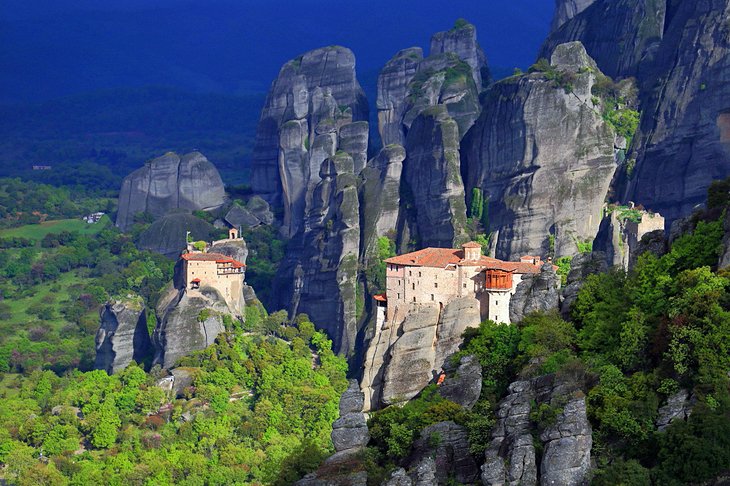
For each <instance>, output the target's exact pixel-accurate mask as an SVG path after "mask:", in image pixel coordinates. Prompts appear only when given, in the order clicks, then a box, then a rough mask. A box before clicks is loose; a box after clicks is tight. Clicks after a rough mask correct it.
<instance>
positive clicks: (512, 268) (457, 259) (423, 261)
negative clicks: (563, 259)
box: [385, 248, 540, 273]
mask: <svg viewBox="0 0 730 486" xmlns="http://www.w3.org/2000/svg"><path fill="white" fill-rule="evenodd" d="M385 263H389V264H391V265H404V266H409V267H432V268H446V267H447V266H449V265H468V266H472V267H473V266H478V267H483V268H484V269H486V270H502V271H505V272H515V273H539V272H540V267H538V266H537V265H533V264H532V263H526V262H505V261H502V260H497V259H496V258H490V257H487V256H482V257H481V258H479V260H475V261H468V262H467V261H465V260H464V251H463V250H461V249H455V248H424V249H423V250H418V251H414V252H412V253H406V254H405V255H399V256H395V257H393V258H388V259H387V260H385Z"/></svg>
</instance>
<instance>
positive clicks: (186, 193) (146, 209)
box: [116, 152, 225, 231]
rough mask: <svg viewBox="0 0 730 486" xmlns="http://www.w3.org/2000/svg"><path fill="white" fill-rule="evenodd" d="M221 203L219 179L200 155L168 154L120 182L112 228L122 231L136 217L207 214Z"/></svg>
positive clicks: (221, 186)
mask: <svg viewBox="0 0 730 486" xmlns="http://www.w3.org/2000/svg"><path fill="white" fill-rule="evenodd" d="M224 202H225V190H224V188H223V181H222V180H221V176H220V174H218V170H217V169H216V168H215V166H214V165H213V164H212V163H210V162H209V161H208V159H206V158H205V157H204V156H203V154H201V153H200V152H191V153H189V154H185V155H183V156H182V157H181V156H179V155H178V154H176V153H174V152H168V153H166V154H165V155H163V156H162V157H158V158H156V159H154V160H152V161H151V162H148V163H147V164H145V166H144V167H142V168H141V169H138V170H136V171H134V172H132V173H131V174H129V175H128V176H127V177H125V178H124V181H123V182H122V189H121V190H120V192H119V210H118V212H117V222H116V224H117V226H118V227H119V228H121V229H122V230H123V231H126V230H127V229H129V228H130V227H131V226H132V224H133V223H134V216H135V214H137V213H149V214H151V215H152V216H153V217H155V218H159V217H160V216H163V215H165V214H167V213H168V212H169V211H170V210H172V209H177V208H182V209H186V210H193V211H194V210H211V209H216V208H219V207H221V206H222V205H223V203H224Z"/></svg>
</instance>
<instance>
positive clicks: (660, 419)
mask: <svg viewBox="0 0 730 486" xmlns="http://www.w3.org/2000/svg"><path fill="white" fill-rule="evenodd" d="M696 403H697V397H695V396H694V395H691V396H690V394H689V392H688V391H687V390H679V391H678V392H677V393H675V394H674V395H671V396H670V397H668V398H667V403H666V404H664V405H663V406H661V407H660V408H659V413H658V416H657V419H656V426H657V429H658V430H659V432H663V431H664V430H666V428H667V427H669V424H671V423H672V422H674V421H675V420H687V419H688V418H689V416H690V415H691V414H692V410H693V409H694V406H695V404H696Z"/></svg>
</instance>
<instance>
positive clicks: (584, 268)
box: [560, 251, 608, 319]
mask: <svg viewBox="0 0 730 486" xmlns="http://www.w3.org/2000/svg"><path fill="white" fill-rule="evenodd" d="M606 259H607V257H606V254H605V253H603V252H599V251H593V252H591V253H579V254H577V255H576V256H574V257H573V260H572V261H571V263H570V272H569V273H568V279H567V282H566V285H565V287H563V295H562V301H561V303H560V313H561V314H562V316H563V317H564V318H565V319H568V318H569V317H570V309H571V307H572V306H573V304H574V303H575V300H576V299H577V298H578V293H579V292H580V289H581V288H582V287H583V284H584V283H585V280H586V278H588V276H589V275H595V274H599V273H606V272H607V271H608V264H607V263H606V262H607V260H606Z"/></svg>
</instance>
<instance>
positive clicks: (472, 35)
mask: <svg viewBox="0 0 730 486" xmlns="http://www.w3.org/2000/svg"><path fill="white" fill-rule="evenodd" d="M448 52H451V53H454V54H456V55H457V56H459V59H461V60H462V61H464V62H466V63H467V64H468V65H469V67H470V68H471V75H472V79H474V84H475V85H476V87H477V90H479V91H481V89H482V87H483V86H485V85H486V84H488V83H489V81H490V79H489V69H488V68H487V58H486V56H485V55H484V51H483V50H482V48H481V47H480V46H479V43H478V42H477V29H476V27H474V25H472V24H470V23H469V22H467V21H465V20H463V19H460V20H457V21H456V24H455V25H454V27H453V28H452V29H451V30H447V31H445V32H438V33H436V34H434V35H433V36H432V37H431V48H430V55H432V56H433V55H434V54H444V53H448Z"/></svg>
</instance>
